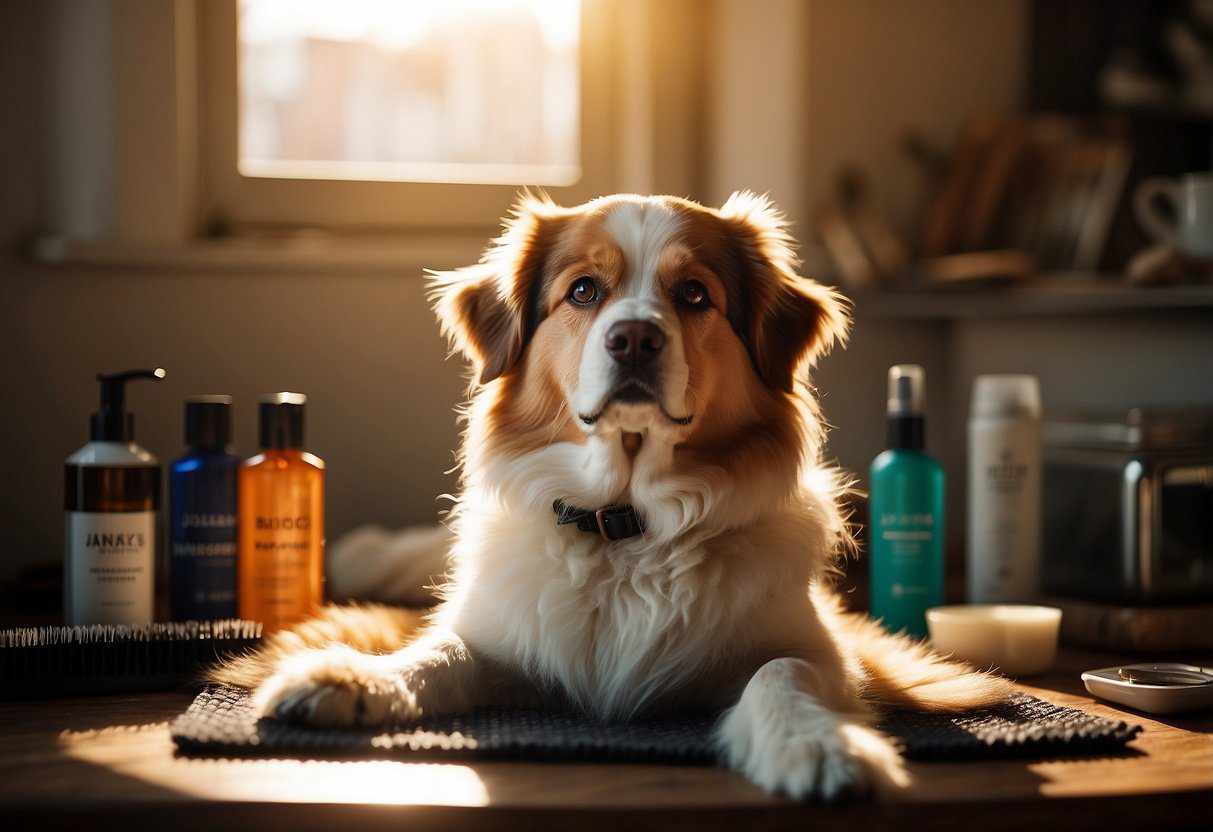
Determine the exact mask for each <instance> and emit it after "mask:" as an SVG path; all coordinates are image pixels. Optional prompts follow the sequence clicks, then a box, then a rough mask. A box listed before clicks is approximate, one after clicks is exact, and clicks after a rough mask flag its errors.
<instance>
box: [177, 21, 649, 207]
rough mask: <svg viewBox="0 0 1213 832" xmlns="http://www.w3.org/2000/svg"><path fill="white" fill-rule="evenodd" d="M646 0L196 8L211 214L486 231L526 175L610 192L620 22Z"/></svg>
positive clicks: (584, 192)
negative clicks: (625, 0)
mask: <svg viewBox="0 0 1213 832" xmlns="http://www.w3.org/2000/svg"><path fill="white" fill-rule="evenodd" d="M644 5H645V4H641V3H634V2H612V0H581V2H579V0H441V1H440V2H438V1H435V2H430V0H341V2H332V0H239V1H238V2H237V0H215V1H214V2H206V3H200V4H199V15H200V21H199V22H200V24H201V30H202V31H201V34H202V38H201V54H200V57H201V61H200V67H201V73H200V79H199V80H200V89H201V93H202V98H203V105H204V106H203V110H202V114H203V146H202V162H203V171H204V178H205V188H204V203H205V208H206V212H207V214H208V215H209V217H208V219H210V220H211V221H212V222H213V221H215V220H219V221H221V222H222V223H224V224H231V225H234V226H250V225H265V224H274V225H288V226H300V225H303V226H325V227H332V228H342V227H353V228H363V229H372V228H384V229H387V228H400V227H409V228H447V229H457V228H460V227H462V228H468V227H469V226H473V227H477V228H478V229H483V228H488V227H491V226H494V225H495V224H496V221H497V218H499V217H500V216H501V215H502V214H504V213H505V212H506V211H507V210H508V208H509V206H510V204H511V203H512V201H513V200H514V198H515V194H516V193H517V191H518V189H519V187H520V186H525V185H537V186H542V187H544V188H546V189H548V190H549V191H550V192H551V193H552V194H553V196H554V197H555V198H557V199H562V200H567V201H571V202H572V201H581V200H584V199H589V198H591V197H593V196H597V195H598V194H601V193H606V192H610V191H612V190H617V189H618V187H619V185H618V183H619V181H620V175H619V172H620V169H621V162H622V161H623V160H622V158H621V153H620V150H619V143H620V138H619V137H620V133H619V132H618V124H619V119H618V118H617V117H616V114H617V113H618V112H619V109H620V108H621V107H623V108H626V107H627V106H628V104H627V100H626V99H627V97H628V96H629V95H634V94H635V92H636V91H635V90H632V89H624V87H625V84H624V83H621V82H620V80H619V78H617V77H616V76H615V68H616V67H617V66H619V64H620V57H619V54H620V51H621V49H623V48H625V47H623V46H622V44H623V43H624V42H625V39H624V38H622V37H621V35H620V28H621V27H620V24H619V20H620V19H621V18H622V17H623V16H624V15H625V14H628V13H629V12H628V10H629V9H630V13H631V14H633V15H635V14H642V13H643V12H639V11H638V10H640V9H643V8H644ZM628 40H630V38H629V39H628Z"/></svg>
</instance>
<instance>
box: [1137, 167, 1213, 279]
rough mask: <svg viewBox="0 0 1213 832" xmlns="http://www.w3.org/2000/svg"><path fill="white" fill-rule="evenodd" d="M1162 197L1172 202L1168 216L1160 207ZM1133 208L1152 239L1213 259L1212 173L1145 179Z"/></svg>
mask: <svg viewBox="0 0 1213 832" xmlns="http://www.w3.org/2000/svg"><path fill="white" fill-rule="evenodd" d="M1163 200H1165V201H1167V202H1169V203H1171V211H1170V215H1167V214H1165V213H1163V212H1162V211H1160V210H1159V205H1158V203H1159V202H1160V201H1163ZM1133 209H1134V212H1135V213H1136V214H1137V221H1138V222H1139V223H1141V227H1142V228H1143V229H1145V231H1146V233H1147V234H1149V235H1150V236H1151V237H1153V238H1154V239H1155V240H1157V241H1159V242H1162V243H1168V244H1170V245H1172V246H1174V247H1175V248H1177V249H1179V250H1180V251H1181V252H1183V253H1184V254H1186V255H1188V256H1189V257H1196V258H1201V259H1213V173H1189V174H1185V175H1184V176H1180V177H1178V178H1176V179H1170V178H1166V177H1162V176H1154V177H1151V178H1149V179H1146V180H1144V181H1143V182H1142V183H1141V184H1140V185H1139V186H1138V187H1137V192H1136V193H1135V194H1134V195H1133Z"/></svg>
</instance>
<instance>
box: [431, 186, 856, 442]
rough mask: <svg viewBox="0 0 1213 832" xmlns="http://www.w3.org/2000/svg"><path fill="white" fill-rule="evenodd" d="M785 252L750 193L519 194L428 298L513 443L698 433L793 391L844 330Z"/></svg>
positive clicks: (778, 226) (768, 212)
mask: <svg viewBox="0 0 1213 832" xmlns="http://www.w3.org/2000/svg"><path fill="white" fill-rule="evenodd" d="M797 265H798V263H797V260H796V258H795V254H794V251H793V243H792V240H791V238H790V237H789V235H788V233H787V228H786V225H785V223H784V222H783V219H782V216H781V215H780V214H779V212H778V211H777V210H776V209H775V208H774V207H773V206H772V205H771V204H770V203H769V202H768V201H767V200H766V199H765V198H763V197H759V196H755V195H753V194H750V193H738V194H734V195H733V196H732V197H731V198H730V199H729V200H728V202H726V203H725V205H724V206H723V207H722V208H720V209H713V208H706V207H704V206H701V205H698V204H696V203H694V202H690V201H687V200H684V199H678V198H674V197H639V196H613V197H605V198H602V199H597V200H594V201H592V202H589V203H586V204H585V205H581V206H578V207H575V208H562V207H560V206H557V205H554V204H552V203H551V202H549V201H546V200H543V199H538V198H535V197H531V196H526V197H523V199H522V200H521V201H520V203H519V204H518V206H517V209H516V212H515V215H514V217H513V218H512V219H510V220H509V221H508V222H507V223H506V227H505V233H504V234H503V235H502V236H501V237H500V238H499V239H498V240H497V241H496V243H495V245H494V246H493V247H492V248H490V249H489V251H488V252H486V254H485V256H484V257H483V258H482V260H481V262H480V263H479V264H478V265H476V266H473V267H470V268H467V269H461V270H458V271H455V272H448V273H442V274H437V275H436V276H435V279H434V284H433V299H434V301H435V308H436V311H437V312H438V315H439V318H440V320H441V322H442V325H443V329H444V331H445V332H446V333H447V334H448V336H449V337H450V338H451V339H452V342H453V343H454V345H455V346H456V347H457V348H459V349H460V350H462V351H463V352H464V353H465V354H466V355H467V356H468V358H469V359H470V360H471V361H472V363H473V364H474V366H475V370H476V373H477V377H476V381H475V382H474V384H478V385H482V386H483V385H488V386H497V387H499V388H500V393H501V394H500V395H498V396H497V397H496V401H497V403H498V405H499V406H500V407H502V408H505V409H507V410H509V412H510V417H509V419H510V422H511V425H510V427H511V433H512V434H513V435H515V437H516V438H517V439H518V441H520V442H522V444H523V445H524V446H525V444H526V441H525V440H524V439H523V438H522V436H525V435H527V434H533V435H534V437H535V441H536V442H538V443H540V444H547V443H549V442H551V441H552V440H553V439H555V438H560V439H565V440H571V441H578V439H579V438H580V441H584V437H586V436H589V435H609V434H611V433H613V432H619V433H622V434H624V435H625V436H626V435H629V434H630V435H639V436H641V437H644V436H649V435H651V434H660V435H663V436H667V437H673V439H674V441H676V442H677V443H678V444H679V446H691V447H694V446H697V445H698V446H700V447H702V448H705V449H707V448H710V447H711V446H712V445H713V443H721V442H726V443H727V442H729V441H730V438H731V437H732V436H734V435H735V434H736V433H737V432H738V431H741V430H746V429H750V430H752V429H753V428H754V427H755V426H756V425H758V424H761V422H762V421H763V414H764V413H766V412H769V411H770V410H771V408H772V407H773V406H774V407H776V409H778V404H779V403H780V402H786V401H787V400H789V399H791V398H792V397H794V396H795V393H796V388H797V385H798V384H799V380H800V379H801V378H802V375H801V371H802V370H803V369H804V368H805V366H806V365H808V364H810V363H812V361H813V360H814V359H815V358H816V357H817V356H819V355H820V354H821V353H822V352H824V351H825V350H827V349H828V348H829V347H830V346H831V345H832V344H833V343H834V342H835V341H836V340H838V339H839V338H840V337H842V336H843V335H844V333H845V331H846V323H847V318H846V314H845V311H844V305H843V303H842V300H841V299H840V298H839V296H837V295H836V294H834V293H833V292H832V291H830V290H829V289H827V288H825V287H823V286H821V285H820V284H818V283H815V282H813V281H812V280H808V279H805V278H801V277H799V276H797V274H796V272H795V268H796V266H797Z"/></svg>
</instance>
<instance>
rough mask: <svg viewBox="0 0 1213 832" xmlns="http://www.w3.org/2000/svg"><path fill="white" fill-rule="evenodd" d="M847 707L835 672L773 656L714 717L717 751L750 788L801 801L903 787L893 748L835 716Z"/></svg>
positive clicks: (854, 719)
mask: <svg viewBox="0 0 1213 832" xmlns="http://www.w3.org/2000/svg"><path fill="white" fill-rule="evenodd" d="M848 704H849V702H848V697H847V696H845V694H844V693H843V682H842V679H841V674H840V672H839V671H838V670H837V669H835V668H828V669H823V668H818V667H816V666H814V665H812V664H810V663H809V662H806V661H804V660H802V659H774V660H772V661H770V662H767V663H766V664H765V665H763V666H762V667H761V668H759V670H758V672H757V673H755V674H754V676H753V677H752V678H751V679H750V681H749V683H748V684H747V685H746V687H745V690H744V692H743V693H742V694H741V699H739V700H738V702H737V704H736V705H734V706H733V707H732V708H731V709H730V710H729V711H728V713H726V714H725V716H724V718H723V719H722V720H721V723H720V728H719V731H718V734H717V738H718V741H719V743H720V749H721V752H722V753H723V755H724V756H725V759H726V760H727V761H728V763H729V765H730V766H731V767H732V768H733V769H735V770H736V771H739V772H741V773H742V774H744V775H745V776H746V777H747V778H749V779H750V780H751V781H752V782H753V783H755V784H756V785H758V786H761V787H762V788H764V789H766V790H767V791H770V792H779V793H782V794H785V795H787V796H789V797H793V798H796V799H802V800H803V799H815V800H826V801H829V800H834V799H836V798H838V797H839V796H841V795H844V794H848V793H857V792H863V791H867V790H868V789H870V788H872V787H873V786H880V787H895V786H903V785H905V784H906V783H908V782H909V778H908V775H907V774H906V771H905V767H904V765H903V763H902V760H901V757H900V755H899V754H898V753H897V751H896V749H894V748H893V746H892V745H891V744H890V743H889V741H888V740H887V739H885V737H883V736H882V735H881V734H880V733H878V732H876V731H873V730H872V729H871V728H868V727H867V726H866V725H865V724H864V719H863V716H862V715H861V714H850V715H848V714H847V713H844V712H842V711H845V710H847V709H848V707H847V706H848ZM831 705H832V706H833V707H830V706H831ZM851 709H855V710H857V709H858V703H854V705H852V706H851Z"/></svg>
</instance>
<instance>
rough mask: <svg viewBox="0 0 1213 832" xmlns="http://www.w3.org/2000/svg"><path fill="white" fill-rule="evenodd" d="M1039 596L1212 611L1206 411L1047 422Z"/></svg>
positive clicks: (1136, 411) (1211, 433) (1212, 455)
mask: <svg viewBox="0 0 1213 832" xmlns="http://www.w3.org/2000/svg"><path fill="white" fill-rule="evenodd" d="M1044 446H1045V447H1044V508H1043V512H1044V553H1043V554H1044V558H1043V585H1044V589H1045V592H1046V593H1047V594H1049V595H1056V596H1062V597H1068V598H1075V599H1083V600H1085V601H1092V602H1100V603H1104V604H1112V605H1121V606H1124V605H1127V606H1132V607H1141V606H1156V607H1157V606H1179V605H1188V606H1192V605H1200V606H1203V605H1213V406H1196V407H1166V408H1145V407H1143V408H1133V409H1132V410H1129V411H1128V412H1127V413H1120V414H1076V415H1073V416H1068V417H1064V418H1059V419H1052V420H1050V421H1049V422H1047V423H1046V425H1045V431H1044Z"/></svg>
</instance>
